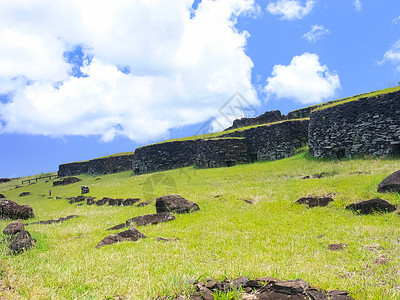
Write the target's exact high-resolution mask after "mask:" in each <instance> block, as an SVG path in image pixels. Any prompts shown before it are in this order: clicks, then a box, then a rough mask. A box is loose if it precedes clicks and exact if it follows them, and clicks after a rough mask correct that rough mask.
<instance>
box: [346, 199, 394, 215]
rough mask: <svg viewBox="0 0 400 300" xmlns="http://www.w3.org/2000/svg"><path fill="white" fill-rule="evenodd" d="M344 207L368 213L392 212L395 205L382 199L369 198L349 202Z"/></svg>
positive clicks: (363, 213)
mask: <svg viewBox="0 0 400 300" xmlns="http://www.w3.org/2000/svg"><path fill="white" fill-rule="evenodd" d="M346 209H349V210H353V211H355V212H357V213H359V214H362V215H368V214H373V213H376V212H381V213H384V212H388V213H389V212H393V211H395V210H396V206H394V205H393V204H390V203H389V202H387V201H385V200H382V199H371V200H367V201H361V202H358V203H353V204H350V205H348V206H346Z"/></svg>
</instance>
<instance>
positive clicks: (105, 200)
mask: <svg viewBox="0 0 400 300" xmlns="http://www.w3.org/2000/svg"><path fill="white" fill-rule="evenodd" d="M108 201H110V198H107V197H103V199H100V200H99V201H96V205H97V206H103V205H106V204H108Z"/></svg>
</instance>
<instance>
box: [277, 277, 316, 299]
mask: <svg viewBox="0 0 400 300" xmlns="http://www.w3.org/2000/svg"><path fill="white" fill-rule="evenodd" d="M309 287H310V286H309V285H308V283H307V282H305V281H304V280H302V279H296V280H288V281H278V282H276V283H275V284H273V285H272V287H271V289H272V290H273V291H274V292H277V293H281V294H286V295H296V294H303V293H304V292H305V290H306V289H307V288H309Z"/></svg>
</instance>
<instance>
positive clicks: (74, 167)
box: [58, 161, 89, 177]
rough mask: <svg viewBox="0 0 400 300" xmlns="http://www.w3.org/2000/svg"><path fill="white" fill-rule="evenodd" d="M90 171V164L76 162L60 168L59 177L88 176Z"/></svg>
mask: <svg viewBox="0 0 400 300" xmlns="http://www.w3.org/2000/svg"><path fill="white" fill-rule="evenodd" d="M88 171H89V162H88V161H85V162H74V163H68V164H62V165H60V166H59V167H58V176H59V177H65V176H76V175H80V174H86V173H87V172H88Z"/></svg>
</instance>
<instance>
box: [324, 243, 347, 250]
mask: <svg viewBox="0 0 400 300" xmlns="http://www.w3.org/2000/svg"><path fill="white" fill-rule="evenodd" d="M346 247H347V245H346V244H342V243H341V244H330V245H328V249H329V250H332V251H338V250H343V249H344V248H346Z"/></svg>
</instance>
